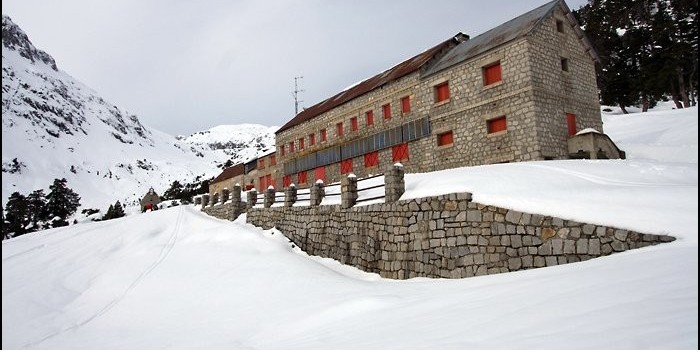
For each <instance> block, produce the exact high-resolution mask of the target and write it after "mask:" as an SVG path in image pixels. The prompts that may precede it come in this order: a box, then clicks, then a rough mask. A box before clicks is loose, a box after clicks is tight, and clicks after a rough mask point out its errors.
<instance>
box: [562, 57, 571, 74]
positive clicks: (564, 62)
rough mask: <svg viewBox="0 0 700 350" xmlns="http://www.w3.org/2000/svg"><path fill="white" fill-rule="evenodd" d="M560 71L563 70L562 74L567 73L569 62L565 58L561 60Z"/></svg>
mask: <svg viewBox="0 0 700 350" xmlns="http://www.w3.org/2000/svg"><path fill="white" fill-rule="evenodd" d="M561 70H563V71H564V72H568V71H569V60H568V59H567V58H564V57H562V58H561Z"/></svg>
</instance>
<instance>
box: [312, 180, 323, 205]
mask: <svg viewBox="0 0 700 350" xmlns="http://www.w3.org/2000/svg"><path fill="white" fill-rule="evenodd" d="M310 191H311V194H310V197H311V198H310V199H311V200H310V202H311V203H310V204H311V206H312V207H317V206H319V205H321V201H322V200H323V197H324V196H325V195H326V191H325V190H324V189H323V180H321V179H318V180H316V183H315V184H314V185H313V186H311V189H310Z"/></svg>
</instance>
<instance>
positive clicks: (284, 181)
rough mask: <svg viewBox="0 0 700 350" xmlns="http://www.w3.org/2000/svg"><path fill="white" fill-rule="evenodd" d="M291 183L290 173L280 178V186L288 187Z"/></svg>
mask: <svg viewBox="0 0 700 350" xmlns="http://www.w3.org/2000/svg"><path fill="white" fill-rule="evenodd" d="M291 184H292V175H285V176H284V177H283V178H282V186H284V187H289V185H291Z"/></svg>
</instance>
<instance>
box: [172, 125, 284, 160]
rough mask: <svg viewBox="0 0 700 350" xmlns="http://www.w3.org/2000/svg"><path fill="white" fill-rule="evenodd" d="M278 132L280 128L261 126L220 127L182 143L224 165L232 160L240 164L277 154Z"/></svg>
mask: <svg viewBox="0 0 700 350" xmlns="http://www.w3.org/2000/svg"><path fill="white" fill-rule="evenodd" d="M277 129H279V126H264V125H260V124H237V125H219V126H215V127H213V128H211V129H208V130H204V131H199V132H196V133H194V134H192V135H190V136H187V137H184V136H178V139H179V140H181V141H182V142H184V143H185V144H187V145H189V146H190V148H191V149H193V150H198V151H199V152H201V153H203V154H210V155H211V156H212V157H215V158H216V159H217V161H218V162H220V163H223V162H226V161H227V160H230V161H231V162H232V163H233V164H236V163H241V162H246V161H248V160H250V159H253V158H257V157H258V156H259V155H261V154H265V153H269V152H272V151H274V150H275V131H277Z"/></svg>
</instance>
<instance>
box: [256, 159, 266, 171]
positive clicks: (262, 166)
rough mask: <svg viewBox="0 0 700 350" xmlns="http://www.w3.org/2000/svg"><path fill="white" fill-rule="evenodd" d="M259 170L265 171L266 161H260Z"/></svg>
mask: <svg viewBox="0 0 700 350" xmlns="http://www.w3.org/2000/svg"><path fill="white" fill-rule="evenodd" d="M258 169H265V159H258Z"/></svg>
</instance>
